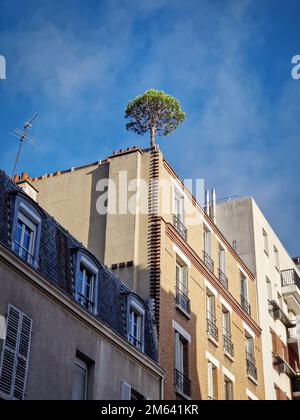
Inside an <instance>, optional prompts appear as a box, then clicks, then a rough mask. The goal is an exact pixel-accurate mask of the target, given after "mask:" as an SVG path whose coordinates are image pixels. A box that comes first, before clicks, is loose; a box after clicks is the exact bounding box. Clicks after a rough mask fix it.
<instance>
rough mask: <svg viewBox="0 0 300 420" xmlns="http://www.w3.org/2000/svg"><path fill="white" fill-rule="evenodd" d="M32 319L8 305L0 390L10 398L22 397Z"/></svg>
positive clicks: (18, 398) (19, 398)
mask: <svg viewBox="0 0 300 420" xmlns="http://www.w3.org/2000/svg"><path fill="white" fill-rule="evenodd" d="M31 331H32V320H31V319H30V318H28V317H27V316H26V315H25V314H23V313H22V312H21V311H19V310H18V309H17V308H15V307H13V306H12V305H9V308H8V317H7V330H6V340H5V343H4V349H3V354H2V360H1V370H0V391H1V392H3V393H4V394H6V395H7V396H8V397H9V398H10V399H17V400H22V399H24V393H25V386H26V379H27V370H28V363H29V352H30V343H31Z"/></svg>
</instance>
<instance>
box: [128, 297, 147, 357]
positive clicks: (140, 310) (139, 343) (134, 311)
mask: <svg viewBox="0 0 300 420" xmlns="http://www.w3.org/2000/svg"><path fill="white" fill-rule="evenodd" d="M144 319H145V309H144V307H143V306H142V305H141V303H140V302H138V301H137V300H136V299H134V298H133V297H130V298H129V310H128V341H129V342H130V343H131V344H133V345H134V346H135V347H137V348H138V349H139V350H141V351H144Z"/></svg>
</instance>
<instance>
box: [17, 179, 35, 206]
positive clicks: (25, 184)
mask: <svg viewBox="0 0 300 420" xmlns="http://www.w3.org/2000/svg"><path fill="white" fill-rule="evenodd" d="M23 175H24V176H23ZM17 185H18V186H19V187H20V188H21V189H22V190H23V191H24V193H26V194H27V195H29V197H30V198H32V199H33V200H34V201H37V195H38V190H37V189H36V188H35V187H34V186H33V185H32V184H31V182H29V179H28V176H27V174H22V179H21V180H20V181H18V182H17Z"/></svg>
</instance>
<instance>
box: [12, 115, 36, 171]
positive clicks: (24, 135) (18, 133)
mask: <svg viewBox="0 0 300 420" xmlns="http://www.w3.org/2000/svg"><path fill="white" fill-rule="evenodd" d="M39 117H40V115H39V114H37V113H36V114H34V115H33V116H32V117H31V118H30V119H29V120H28V121H25V123H24V125H23V129H22V130H21V129H19V128H16V129H15V130H14V131H13V132H12V133H11V134H12V135H13V136H15V137H18V139H19V141H20V144H19V148H18V153H17V157H16V161H15V165H14V169H13V173H12V176H14V175H15V174H16V168H17V164H18V162H19V158H20V153H21V149H22V145H23V143H24V142H25V143H28V144H30V145H31V146H33V145H34V142H35V139H34V137H32V136H31V135H30V134H29V133H28V131H29V130H30V129H31V128H32V126H33V123H34V122H35V121H36V120H37V119H38V118H39Z"/></svg>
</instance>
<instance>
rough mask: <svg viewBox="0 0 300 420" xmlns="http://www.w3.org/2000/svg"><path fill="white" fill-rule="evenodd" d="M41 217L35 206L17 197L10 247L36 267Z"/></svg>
mask: <svg viewBox="0 0 300 420" xmlns="http://www.w3.org/2000/svg"><path fill="white" fill-rule="evenodd" d="M40 235H41V218H40V217H39V216H38V215H37V214H36V211H35V208H34V207H33V206H31V205H30V204H27V203H26V204H24V203H23V201H22V200H21V199H20V198H19V197H17V198H16V203H15V212H14V220H13V228H12V249H13V250H14V251H15V252H16V253H17V254H18V255H19V256H20V258H22V259H23V260H24V261H26V262H28V263H29V264H31V265H33V266H35V267H37V266H38V263H37V257H38V251H39V242H40Z"/></svg>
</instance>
